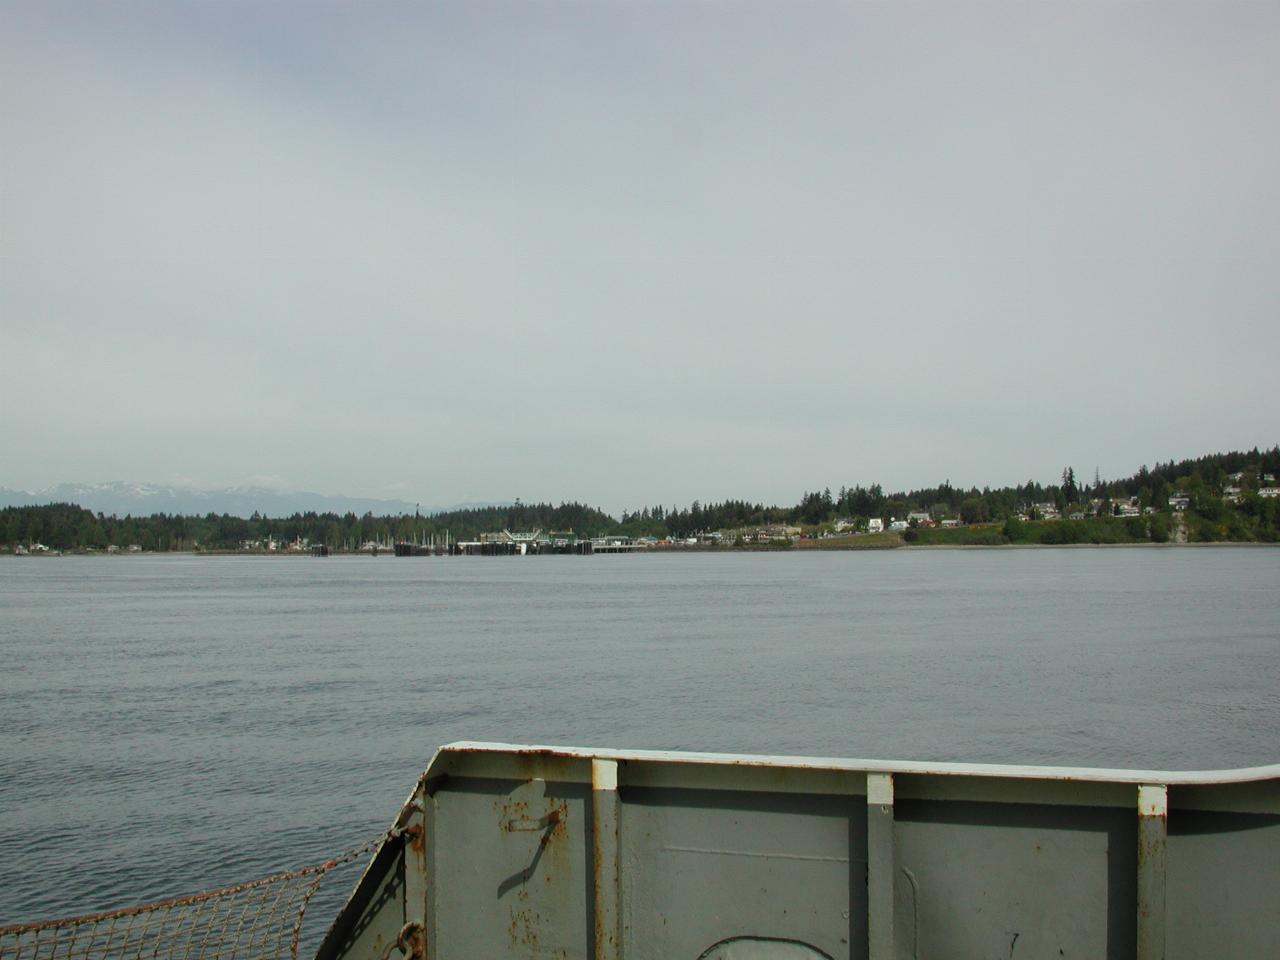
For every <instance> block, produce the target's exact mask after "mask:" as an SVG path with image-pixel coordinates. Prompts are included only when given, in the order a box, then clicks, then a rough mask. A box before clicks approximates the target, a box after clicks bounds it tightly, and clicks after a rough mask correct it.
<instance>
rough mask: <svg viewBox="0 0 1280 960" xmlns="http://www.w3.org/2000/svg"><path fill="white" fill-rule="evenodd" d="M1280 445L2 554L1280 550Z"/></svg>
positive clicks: (69, 533)
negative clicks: (1053, 468) (1034, 473)
mask: <svg viewBox="0 0 1280 960" xmlns="http://www.w3.org/2000/svg"><path fill="white" fill-rule="evenodd" d="M1277 477H1280V446H1277V447H1272V448H1271V449H1270V450H1266V451H1259V450H1258V449H1256V448H1255V449H1253V450H1251V451H1248V452H1233V453H1219V454H1211V455H1208V456H1204V457H1199V458H1196V459H1193V460H1183V461H1180V462H1178V463H1174V462H1172V461H1170V462H1169V463H1165V464H1159V463H1158V464H1156V465H1155V466H1154V467H1151V468H1148V467H1146V466H1144V467H1142V468H1141V469H1140V470H1139V471H1138V472H1137V473H1135V474H1134V475H1133V476H1131V477H1127V478H1124V479H1121V480H1113V481H1105V482H1104V481H1103V480H1101V479H1100V478H1099V477H1098V476H1097V473H1096V471H1095V475H1094V479H1093V481H1092V482H1091V483H1088V482H1080V481H1079V480H1077V478H1076V475H1075V471H1074V469H1073V468H1071V467H1067V468H1065V469H1064V470H1063V471H1062V481H1061V483H1059V484H1051V485H1048V486H1044V485H1041V484H1039V483H1037V482H1035V481H1028V482H1027V483H1025V484H1020V485H1015V486H1009V487H1002V488H998V489H992V488H989V487H987V488H983V489H981V490H979V489H978V488H968V489H964V488H959V487H953V486H952V485H951V483H950V481H945V482H944V483H942V484H941V485H939V486H937V487H932V488H926V489H922V490H913V491H909V492H899V493H886V492H885V491H884V490H883V489H882V488H881V486H880V485H879V484H875V485H872V486H870V487H863V486H855V487H852V488H849V487H842V488H840V491H839V493H838V494H833V493H832V491H831V490H830V489H829V488H828V489H825V490H823V491H821V492H806V493H805V494H804V495H803V497H802V498H801V500H800V502H799V503H797V504H796V505H795V506H792V507H779V506H764V505H763V504H759V503H755V504H753V503H750V502H747V501H741V500H725V501H723V502H720V503H710V504H706V505H703V504H701V503H700V502H699V501H696V500H695V501H694V502H693V503H692V504H691V505H690V506H689V507H687V508H681V507H670V508H667V507H663V506H655V507H646V508H643V509H641V510H637V511H626V512H624V513H623V514H622V516H621V517H620V518H618V517H613V516H610V515H609V514H607V513H605V512H603V511H601V510H599V509H596V508H594V507H590V506H587V505H585V504H580V503H561V504H560V505H559V506H552V505H551V504H546V503H539V504H522V503H521V502H520V501H519V500H517V501H516V502H515V503H514V504H511V505H506V506H494V507H483V508H475V509H468V510H456V511H451V512H448V513H440V514H433V515H429V516H424V515H421V514H416V513H415V514H405V515H401V516H383V517H376V516H374V515H372V514H369V513H367V514H365V515H364V516H361V517H357V516H355V515H354V514H351V513H348V514H345V515H342V516H339V515H337V514H332V513H330V514H316V513H297V514H294V515H293V516H290V517H280V518H272V517H265V516H261V515H259V514H256V513H255V514H254V515H253V516H251V517H248V518H245V517H235V516H229V515H226V514H222V515H216V514H212V513H211V514H207V515H205V516H182V515H170V514H164V513H158V514H153V515H151V516H148V517H133V516H125V517H118V516H114V515H104V514H102V513H96V514H95V513H93V512H91V511H89V510H86V509H84V508H82V507H80V506H77V505H76V504H69V503H53V504H47V505H42V506H28V507H6V508H4V509H2V510H0V554H9V555H13V554H28V555H32V556H38V555H47V554H59V553H61V554H66V553H77V554H81V553H83V554H95V553H105V554H117V553H123V554H127V553H158V552H159V553H204V554H244V553H250V554H252V553H266V554H274V553H285V554H287V553H294V554H297V553H307V554H309V553H310V552H311V551H312V550H313V549H315V548H317V547H319V546H320V545H324V546H325V547H326V548H327V552H332V553H359V552H372V553H377V552H390V550H391V548H392V545H393V544H394V543H396V542H402V543H413V544H421V545H427V544H431V545H433V546H442V545H445V544H457V543H459V542H462V541H470V540H476V539H478V538H482V537H485V536H495V535H500V534H502V533H503V532H504V531H508V532H512V533H514V532H520V533H524V534H528V533H530V532H533V531H541V532H551V531H577V533H576V536H577V537H578V538H613V539H615V540H626V541H627V542H629V543H633V544H635V545H637V546H639V547H642V548H650V549H655V550H707V551H727V550H744V551H769V550H788V551H790V550H799V551H803V550H877V549H878V550H888V549H902V548H908V549H911V548H961V547H969V548H973V547H1036V546H1126V545H1127V546H1135V545H1157V546H1158V545H1169V546H1175V545H1196V544H1211V543H1220V544H1227V543H1230V544H1275V543H1280V485H1278V484H1280V481H1278V480H1277Z"/></svg>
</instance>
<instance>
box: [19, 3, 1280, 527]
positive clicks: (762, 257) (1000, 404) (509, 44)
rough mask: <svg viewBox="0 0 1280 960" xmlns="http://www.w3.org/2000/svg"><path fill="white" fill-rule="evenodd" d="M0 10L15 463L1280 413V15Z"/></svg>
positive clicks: (451, 459) (862, 477) (905, 463)
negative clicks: (1279, 387)
mask: <svg viewBox="0 0 1280 960" xmlns="http://www.w3.org/2000/svg"><path fill="white" fill-rule="evenodd" d="M0 22H2V23H3V29H0V148H2V153H0V163H2V167H0V256H2V259H0V364H2V366H0V485H6V486H13V487H27V488H34V487H41V486H44V485H46V484H52V483H55V482H59V481H72V480H75V481H96V480H107V479H134V480H152V481H173V480H179V481H188V482H191V483H194V484H197V485H203V486H214V485H221V484H226V483H238V482H245V481H250V480H255V479H256V480H258V481H262V480H263V478H266V479H267V480H268V482H270V483H274V484H276V485H279V486H282V487H286V488H293V489H311V490H317V491H321V492H325V493H346V494H349V495H363V496H387V497H391V496H394V497H399V498H403V499H408V500H411V501H412V500H419V501H421V502H424V503H449V502H456V501H460V500H468V499H511V498H513V497H516V496H519V497H522V498H524V499H526V500H540V499H556V500H559V499H582V500H586V501H589V502H592V503H595V504H598V505H602V506H604V507H605V508H606V509H610V510H613V511H617V510H620V509H622V508H626V507H639V506H641V505H642V504H651V503H659V502H662V503H667V504H671V503H677V502H678V503H682V504H684V503H688V502H689V501H691V500H693V499H695V498H698V499H702V500H704V501H706V500H712V499H721V498H724V497H742V498H747V499H752V500H764V501H778V502H784V503H794V502H795V501H796V500H797V499H798V498H799V496H800V494H801V493H802V492H803V491H804V490H806V489H813V488H821V487H823V486H826V485H830V486H831V487H832V488H837V487H839V486H840V485H841V484H849V485H853V484H855V483H873V482H881V483H883V484H885V485H886V486H887V487H890V488H899V487H917V486H925V485H932V484H935V483H938V482H940V481H942V480H944V479H947V478H949V479H950V480H951V481H952V483H954V484H957V485H968V484H977V485H983V484H992V485H999V484H1005V483H1013V482H1018V481H1022V480H1026V479H1027V478H1035V479H1037V480H1041V481H1044V482H1048V481H1051V480H1054V479H1055V478H1056V477H1057V475H1058V474H1059V473H1060V471H1061V469H1062V467H1064V466H1066V465H1067V464H1071V465H1072V466H1074V467H1075V469H1076V471H1077V473H1078V474H1079V475H1081V476H1082V477H1088V478H1092V476H1093V471H1094V468H1095V467H1097V468H1099V469H1100V470H1101V472H1102V474H1103V476H1104V477H1107V476H1119V475H1127V474H1128V473H1131V472H1132V471H1133V470H1135V469H1136V468H1137V467H1138V466H1139V465H1140V464H1142V463H1144V462H1145V463H1151V462H1154V461H1155V460H1166V459H1170V458H1174V459H1180V458H1182V457H1187V456H1196V455H1200V454H1204V453H1211V452H1215V451H1219V450H1226V449H1233V448H1247V447H1252V446H1254V445H1259V446H1271V445H1272V444H1274V443H1276V442H1277V441H1280V428H1278V426H1277V424H1278V423H1280V420H1278V418H1277V413H1276V411H1277V405H1276V404H1277V400H1276V390H1275V382H1276V379H1277V377H1276V366H1277V363H1276V358H1277V353H1278V350H1277V348H1278V347H1280V332H1278V330H1280V324H1278V323H1277V319H1278V317H1277V303H1278V299H1280V298H1278V296H1277V294H1278V293H1280V177H1278V176H1277V171H1280V56H1277V54H1276V51H1277V50H1280V4H1276V3H1271V2H1267V3H1239V2H1221V0H1215V2H1212V3H1209V2H1205V3H1192V4H1187V3H1165V2H1162V3H1127V4H1126V3H1117V2H1102V3H1066V2H1061V3H1049V2H1046V3H1023V2H1018V3H1007V4H989V3H963V2H961V3H956V2H952V0H947V2H936V3H911V2H903V3H899V2H895V3H887V2H886V3H842V4H835V3H783V2H777V3H770V4H758V3H705V4H697V3H692V2H684V0H682V2H678V3H676V2H672V3H662V2H640V0H635V2H630V3H626V4H622V3H604V2H593V3H585V2H584V3H551V2H535V3H528V2H523V0H522V2H511V3H471V2H468V3H454V4H448V5H442V4H429V3H424V2H412V3H411V2H403V3H391V2H381V0H373V2H366V3H354V2H353V3H336V2H334V3H303V2H295V0H276V2H254V3H244V2H218V3H213V2H201V3H181V2H174V0H159V2H154V3H151V2H123V3H110V4H107V3H96V2H88V0H85V2H77V3H64V2H56V0H55V2H51V0H38V2H31V3H26V2H14V0H0Z"/></svg>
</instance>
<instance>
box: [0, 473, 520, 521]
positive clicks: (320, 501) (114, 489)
mask: <svg viewBox="0 0 1280 960" xmlns="http://www.w3.org/2000/svg"><path fill="white" fill-rule="evenodd" d="M46 503H74V504H77V505H79V506H81V507H84V508H85V509H86V510H92V511H94V512H95V513H104V514H108V515H115V516H118V517H123V516H125V515H126V514H128V515H132V516H135V517H149V516H151V515H152V514H155V513H169V514H182V515H186V516H204V515H205V514H207V513H217V514H223V513H226V514H230V515H231V516H233V517H250V516H252V515H253V514H254V513H255V512H256V513H259V514H262V515H263V516H266V517H288V516H292V515H293V514H295V513H307V512H308V511H314V512H315V513H337V514H344V513H354V514H356V515H357V516H363V515H364V514H366V513H372V514H374V515H375V516H396V515H399V514H406V513H413V512H414V510H415V509H417V510H420V511H421V512H422V513H423V514H424V515H430V514H435V513H445V512H448V511H451V510H467V509H471V508H474V507H491V506H495V504H494V503H492V502H485V503H458V504H452V505H449V506H438V505H434V504H432V505H427V504H422V505H421V506H419V505H417V504H413V503H409V502H408V501H406V500H375V499H371V498H369V497H343V496H327V495H325V494H322V493H308V492H305V491H299V492H293V493H285V492H281V491H279V490H267V489H264V488H262V487H228V488H226V489H223V490H193V489H191V488H188V487H171V486H165V485H163V484H154V483H124V482H121V481H112V482H110V483H60V484H58V485H56V486H53V487H46V488H45V489H43V490H35V491H28V490H10V489H9V488H8V487H0V507H31V506H39V505H42V504H46Z"/></svg>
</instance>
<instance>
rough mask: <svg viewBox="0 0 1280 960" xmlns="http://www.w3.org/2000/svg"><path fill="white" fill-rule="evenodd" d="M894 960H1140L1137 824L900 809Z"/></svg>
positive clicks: (927, 806)
mask: <svg viewBox="0 0 1280 960" xmlns="http://www.w3.org/2000/svg"><path fill="white" fill-rule="evenodd" d="M894 812H895V816H896V820H895V848H896V855H897V862H898V869H899V877H898V884H897V889H896V898H895V899H896V912H897V921H898V922H897V928H896V931H895V934H896V936H895V939H896V941H897V949H898V956H899V957H917V956H918V957H946V958H952V960H966V958H974V960H986V958H988V957H1009V956H1013V957H1018V956H1026V957H1059V956H1066V957H1090V958H1102V957H1106V958H1122V957H1132V956H1133V945H1134V909H1135V894H1134V880H1133V870H1134V845H1135V843H1136V830H1135V827H1134V818H1133V816H1132V815H1129V816H1126V815H1125V813H1124V812H1122V811H1117V810H1110V809H1101V810H1099V809H1091V808H1087V807H1067V806H1042V805H1031V804H993V803H973V802H969V801H960V802H957V803H945V802H940V801H919V800H899V801H898V802H897V804H896V805H895V808H894Z"/></svg>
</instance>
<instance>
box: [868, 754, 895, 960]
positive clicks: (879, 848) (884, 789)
mask: <svg viewBox="0 0 1280 960" xmlns="http://www.w3.org/2000/svg"><path fill="white" fill-rule="evenodd" d="M895 871H896V865H895V857H894V850H893V774H891V773H868V774H867V956H868V957H869V958H870V960H893V958H894V944H893V910H894V905H893V881H894V873H895Z"/></svg>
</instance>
